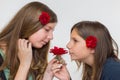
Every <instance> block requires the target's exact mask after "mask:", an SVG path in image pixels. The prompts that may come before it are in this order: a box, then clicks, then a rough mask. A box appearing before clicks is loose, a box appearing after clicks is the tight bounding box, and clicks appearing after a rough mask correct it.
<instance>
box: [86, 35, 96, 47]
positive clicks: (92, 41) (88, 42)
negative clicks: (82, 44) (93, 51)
mask: <svg viewBox="0 0 120 80" xmlns="http://www.w3.org/2000/svg"><path fill="white" fill-rule="evenodd" d="M96 45H97V39H96V37H94V36H88V37H87V38H86V46H87V47H88V48H95V47H96Z"/></svg>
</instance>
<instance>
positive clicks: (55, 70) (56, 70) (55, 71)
mask: <svg viewBox="0 0 120 80" xmlns="http://www.w3.org/2000/svg"><path fill="white" fill-rule="evenodd" d="M59 71H60V69H54V70H53V71H52V72H53V73H54V74H55V73H58V72H59Z"/></svg>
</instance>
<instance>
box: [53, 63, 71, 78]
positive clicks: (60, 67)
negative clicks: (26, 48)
mask: <svg viewBox="0 0 120 80" xmlns="http://www.w3.org/2000/svg"><path fill="white" fill-rule="evenodd" d="M52 71H53V73H54V76H55V77H56V78H58V79H60V80H70V74H69V72H68V70H67V68H66V64H60V63H59V62H58V63H56V64H54V65H53V67H52Z"/></svg>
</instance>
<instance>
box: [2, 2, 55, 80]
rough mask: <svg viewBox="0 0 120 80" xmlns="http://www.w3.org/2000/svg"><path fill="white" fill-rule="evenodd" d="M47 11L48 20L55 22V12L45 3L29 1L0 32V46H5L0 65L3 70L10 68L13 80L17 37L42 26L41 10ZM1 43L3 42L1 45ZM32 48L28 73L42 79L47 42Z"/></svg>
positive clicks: (28, 33)
mask: <svg viewBox="0 0 120 80" xmlns="http://www.w3.org/2000/svg"><path fill="white" fill-rule="evenodd" d="M42 11H44V12H47V13H48V14H49V15H50V22H51V23H54V22H57V16H56V14H55V13H54V12H53V11H52V10H51V9H50V8H49V7H48V6H46V5H45V4H43V3H41V2H30V3H28V4H27V5H25V6H24V7H23V8H22V9H21V10H20V11H19V12H18V13H17V14H16V15H15V16H14V18H13V19H12V20H11V21H10V22H9V24H8V25H7V26H6V27H5V28H4V29H3V31H2V32H1V33H0V48H3V47H4V46H5V48H6V53H5V55H6V56H5V60H4V62H3V64H2V66H1V67H0V70H3V69H4V68H5V67H6V66H7V67H8V68H9V69H10V79H11V80H13V79H14V77H15V74H16V72H17V70H18V67H19V64H20V63H19V60H18V57H17V53H18V46H17V41H18V39H19V38H25V39H28V37H29V36H31V35H32V34H33V33H35V32H36V31H38V30H39V29H41V28H42V27H43V25H42V24H41V23H40V21H39V16H40V14H41V12H42ZM3 43H4V44H5V45H4V46H3ZM32 49H33V60H32V64H31V68H30V71H29V73H30V74H33V76H34V79H35V80H38V79H42V77H43V74H44V71H45V69H46V66H47V54H48V49H49V43H48V44H46V45H45V46H43V47H42V48H40V49H36V48H32Z"/></svg>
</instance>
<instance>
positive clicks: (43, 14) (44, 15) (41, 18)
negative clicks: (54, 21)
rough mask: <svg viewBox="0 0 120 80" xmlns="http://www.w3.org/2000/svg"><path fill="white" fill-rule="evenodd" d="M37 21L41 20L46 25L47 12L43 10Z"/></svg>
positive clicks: (48, 19) (47, 21) (47, 19)
mask: <svg viewBox="0 0 120 80" xmlns="http://www.w3.org/2000/svg"><path fill="white" fill-rule="evenodd" d="M39 21H40V22H41V24H42V25H46V24H47V23H49V21H50V15H49V14H48V13H47V12H44V11H43V12H42V13H41V15H40V16H39Z"/></svg>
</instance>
